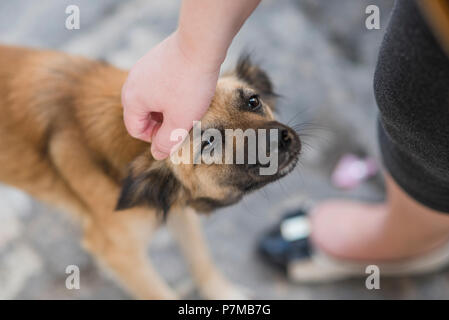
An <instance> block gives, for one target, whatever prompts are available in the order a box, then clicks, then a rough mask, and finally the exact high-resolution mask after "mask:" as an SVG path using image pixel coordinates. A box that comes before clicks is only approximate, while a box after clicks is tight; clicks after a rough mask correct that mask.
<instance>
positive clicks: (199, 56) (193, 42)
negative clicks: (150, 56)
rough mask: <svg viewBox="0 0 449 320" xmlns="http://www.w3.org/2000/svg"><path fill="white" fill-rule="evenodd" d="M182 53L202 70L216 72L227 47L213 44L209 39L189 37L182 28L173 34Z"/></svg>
mask: <svg viewBox="0 0 449 320" xmlns="http://www.w3.org/2000/svg"><path fill="white" fill-rule="evenodd" d="M172 36H173V37H174V41H175V42H176V44H177V46H178V48H179V50H180V52H181V53H182V55H183V56H184V57H185V58H186V59H187V60H188V61H189V62H191V63H192V64H194V65H196V66H197V67H198V68H200V69H201V70H202V71H205V72H216V71H219V70H220V67H221V65H222V63H223V61H224V59H225V57H226V51H227V48H222V47H220V46H216V45H214V43H212V42H211V41H207V40H204V39H201V41H198V39H197V37H191V36H190V35H189V34H188V33H187V32H184V31H183V30H180V29H178V30H176V31H175V32H174V33H173V35H172Z"/></svg>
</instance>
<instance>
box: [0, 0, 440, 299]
mask: <svg viewBox="0 0 449 320" xmlns="http://www.w3.org/2000/svg"><path fill="white" fill-rule="evenodd" d="M72 4H75V5H78V6H79V8H80V11H81V28H80V30H67V29H66V28H65V20H66V17H67V14H66V13H65V8H66V7H67V6H68V5H72ZM179 4H180V1H167V0H128V1H120V0H96V1H89V0H78V1H75V0H69V1H65V0H45V1H31V0H16V1H12V0H3V1H1V2H0V43H2V44H14V45H23V46H32V47H39V48H52V49H57V50H62V51H67V52H70V53H76V54H82V55H85V56H88V57H91V58H97V59H104V60H106V61H109V62H110V63H112V64H115V65H117V66H119V67H122V68H130V67H131V66H132V65H133V63H134V62H136V60H137V59H138V58H139V57H141V56H142V55H143V54H144V53H146V51H148V50H149V49H150V48H151V47H152V46H154V45H155V44H157V43H158V42H159V41H161V40H162V39H163V38H164V37H166V36H167V35H169V34H170V33H171V32H172V31H174V29H175V28H176V22H177V15H178V10H179ZM369 4H376V5H378V6H379V8H380V12H381V28H380V30H367V29H366V28H365V19H366V17H367V15H366V14H365V8H366V7H367V6H368V5H369ZM392 5H393V0H372V1H368V0H338V1H329V0H283V1H276V0H264V1H262V3H261V5H260V6H259V8H258V9H257V10H256V11H255V12H254V14H253V15H252V16H251V18H250V19H249V20H248V21H247V23H246V24H245V26H244V27H243V29H242V30H241V32H240V33H239V35H238V36H237V37H236V39H235V41H234V43H233V45H232V47H231V48H230V50H229V55H228V58H227V60H226V61H225V64H224V66H223V70H227V69H230V68H232V67H233V65H234V63H235V61H236V60H237V58H238V55H239V54H240V53H241V52H242V51H244V50H246V51H249V52H251V53H253V56H254V58H255V60H256V61H257V62H259V63H260V64H261V65H262V67H263V68H265V69H266V70H267V71H268V73H269V74H270V76H271V77H272V79H273V82H274V84H275V86H276V89H277V92H279V93H280V94H281V95H282V98H281V99H280V100H279V106H278V109H279V117H280V118H281V119H282V120H283V121H284V122H286V123H289V124H290V125H293V124H295V125H296V124H302V125H303V139H304V140H305V142H306V144H307V146H306V148H305V150H304V154H303V156H302V159H301V164H300V165H299V168H298V169H297V170H295V171H294V172H293V173H292V174H290V175H289V176H288V177H286V178H284V179H283V180H281V181H280V183H275V184H273V185H270V186H268V187H266V188H264V189H263V190H261V191H258V192H256V193H254V194H252V195H250V196H248V197H247V198H245V199H244V201H243V202H241V203H239V204H238V205H235V206H233V207H229V208H226V209H222V210H219V211H217V212H215V213H214V214H212V215H211V216H208V217H203V222H204V229H205V233H206V236H207V238H208V242H209V246H210V249H211V251H212V255H213V257H214V259H215V261H216V263H217V265H218V266H219V268H220V269H221V270H222V271H223V272H224V273H225V274H226V275H227V276H228V277H229V278H230V279H231V280H232V281H234V282H235V283H238V284H239V285H240V286H242V287H245V288H247V289H248V290H249V292H250V293H251V294H252V296H253V297H255V298H273V299H333V298H343V299H345V298H356V299H383V298H397V299H402V298H412V299H413V298H445V297H448V295H449V273H448V272H442V273H436V274H431V275H426V276H421V277H415V278H408V277H404V278H396V279H384V278H381V289H380V290H367V289H366V288H365V283H364V279H363V280H360V279H359V280H348V281H344V282H337V283H332V284H323V285H295V284H292V283H289V282H288V281H287V280H286V279H285V277H284V275H283V274H282V273H281V272H279V271H278V270H275V269H272V268H271V267H270V266H268V265H266V264H265V263H264V262H263V261H261V260H260V258H259V257H258V255H257V254H256V246H257V240H258V239H259V238H260V236H261V235H262V234H263V232H264V231H265V230H266V229H267V228H269V227H271V226H272V225H273V224H274V223H275V222H277V220H278V218H279V216H280V213H279V207H280V206H282V203H283V202H284V201H287V200H289V199H302V198H306V199H311V200H313V201H319V200H320V199H325V198H329V197H351V198H358V199H363V200H368V201H380V200H381V199H382V198H383V184H382V181H381V179H380V178H379V177H374V178H372V179H370V180H368V181H367V182H364V183H363V184H362V185H360V186H359V187H358V188H356V189H353V190H351V191H342V190H339V189H337V188H335V187H333V186H332V184H331V180H330V175H331V172H332V170H333V168H334V167H335V165H336V164H337V162H338V159H339V158H340V157H341V156H342V155H343V154H345V153H355V154H357V155H360V156H365V155H369V156H374V157H377V143H376V139H375V136H376V132H375V123H376V114H377V111H376V106H375V100H374V96H373V90H372V78H373V72H374V67H375V63H376V56H377V51H378V48H379V45H380V42H381V40H382V36H383V33H384V31H385V29H386V26H387V21H388V17H389V15H390V12H391V8H392ZM79 238H80V230H79V229H78V227H77V226H76V225H72V224H71V223H70V222H69V220H68V219H67V218H66V217H65V216H64V215H63V214H60V213H59V212H55V210H53V209H51V208H48V207H45V206H43V205H42V204H40V203H38V202H36V201H34V200H33V199H31V198H30V197H28V196H27V195H25V194H23V193H22V192H20V191H18V190H15V189H12V188H9V187H7V186H3V185H0V298H1V299H16V298H25V299H50V298H57V299H93V298H104V299H128V298H130V296H129V295H127V294H126V293H125V292H124V291H123V290H121V289H120V288H119V287H118V286H117V285H115V284H114V283H113V282H112V281H111V280H110V279H109V278H108V277H107V276H106V275H105V274H104V273H102V272H100V271H99V270H98V268H97V267H96V264H95V262H94V261H93V259H92V258H91V257H90V256H89V255H87V254H86V253H85V252H84V251H83V250H82V249H81V247H80V245H79ZM151 256H152V257H153V261H154V263H155V265H156V267H157V269H158V270H159V271H160V272H161V273H162V274H163V276H164V277H165V278H166V279H167V280H168V282H169V283H170V284H171V285H172V286H173V287H175V288H176V289H177V290H178V291H180V292H182V294H183V295H184V297H187V298H196V297H198V295H197V293H196V291H195V289H194V287H193V285H192V283H191V281H190V280H189V279H190V277H189V273H188V271H187V266H186V264H185V262H184V260H183V259H182V257H181V256H180V253H179V252H178V249H177V247H176V246H175V244H174V243H173V242H172V240H171V237H170V235H169V233H168V232H167V231H166V230H164V229H161V230H160V231H159V232H158V233H157V235H156V237H155V239H154V241H153V243H152V245H151ZM71 264H75V265H77V266H79V267H80V270H81V289H80V290H67V289H66V288H65V279H66V274H65V268H66V266H67V265H71Z"/></svg>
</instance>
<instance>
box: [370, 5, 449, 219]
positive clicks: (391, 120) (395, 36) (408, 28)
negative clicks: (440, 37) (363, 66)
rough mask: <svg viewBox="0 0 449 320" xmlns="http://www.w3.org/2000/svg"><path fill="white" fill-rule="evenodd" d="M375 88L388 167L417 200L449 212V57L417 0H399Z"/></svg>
mask: <svg viewBox="0 0 449 320" xmlns="http://www.w3.org/2000/svg"><path fill="white" fill-rule="evenodd" d="M374 90H375V94H376V100H377V104H378V106H379V110H380V116H379V143H380V147H381V151H382V156H383V161H384V165H385V167H386V169H387V170H388V172H389V173H390V174H391V176H392V177H393V179H394V180H395V181H396V182H397V183H398V184H399V185H400V186H401V188H402V189H403V190H404V191H405V192H407V193H408V194H409V195H410V196H411V197H413V198H414V199H415V200H417V201H418V202H421V203H422V204H424V205H425V206H427V207H430V208H432V209H435V210H438V211H443V212H448V213H449V58H448V57H447V56H446V55H445V53H444V51H443V49H442V48H441V47H440V45H439V44H438V42H437V40H436V38H435V37H434V35H433V33H432V31H431V30H430V28H429V27H428V25H427V22H426V21H425V20H424V18H423V17H422V15H421V13H420V11H419V9H418V7H417V4H416V3H415V1H412V0H398V1H396V4H395V8H394V10H393V14H392V16H391V19H390V23H389V26H388V29H387V31H386V34H385V38H384V40H383V43H382V46H381V49H380V52H379V58H378V62H377V68H376V73H375V76H374Z"/></svg>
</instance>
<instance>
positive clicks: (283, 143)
mask: <svg viewBox="0 0 449 320" xmlns="http://www.w3.org/2000/svg"><path fill="white" fill-rule="evenodd" d="M292 138H293V137H292V135H291V133H290V130H288V129H286V128H281V129H280V130H279V148H280V149H281V150H282V151H283V150H287V149H288V147H290V145H291V143H292Z"/></svg>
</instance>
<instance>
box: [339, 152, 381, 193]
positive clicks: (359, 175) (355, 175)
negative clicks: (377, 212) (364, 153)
mask: <svg viewBox="0 0 449 320" xmlns="http://www.w3.org/2000/svg"><path fill="white" fill-rule="evenodd" d="M378 170H379V169H378V166H377V164H376V161H375V160H374V159H373V158H365V159H362V158H360V157H358V156H356V155H354V154H346V155H344V156H343V157H342V158H341V159H340V161H339V162H338V164H337V166H336V167H335V169H334V172H333V173H332V178H331V179H332V183H333V184H334V185H335V186H336V187H338V188H342V189H352V188H355V187H357V186H358V185H359V184H360V183H361V182H362V181H364V180H366V179H368V178H370V177H372V176H374V175H375V174H376V173H377V172H378Z"/></svg>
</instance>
